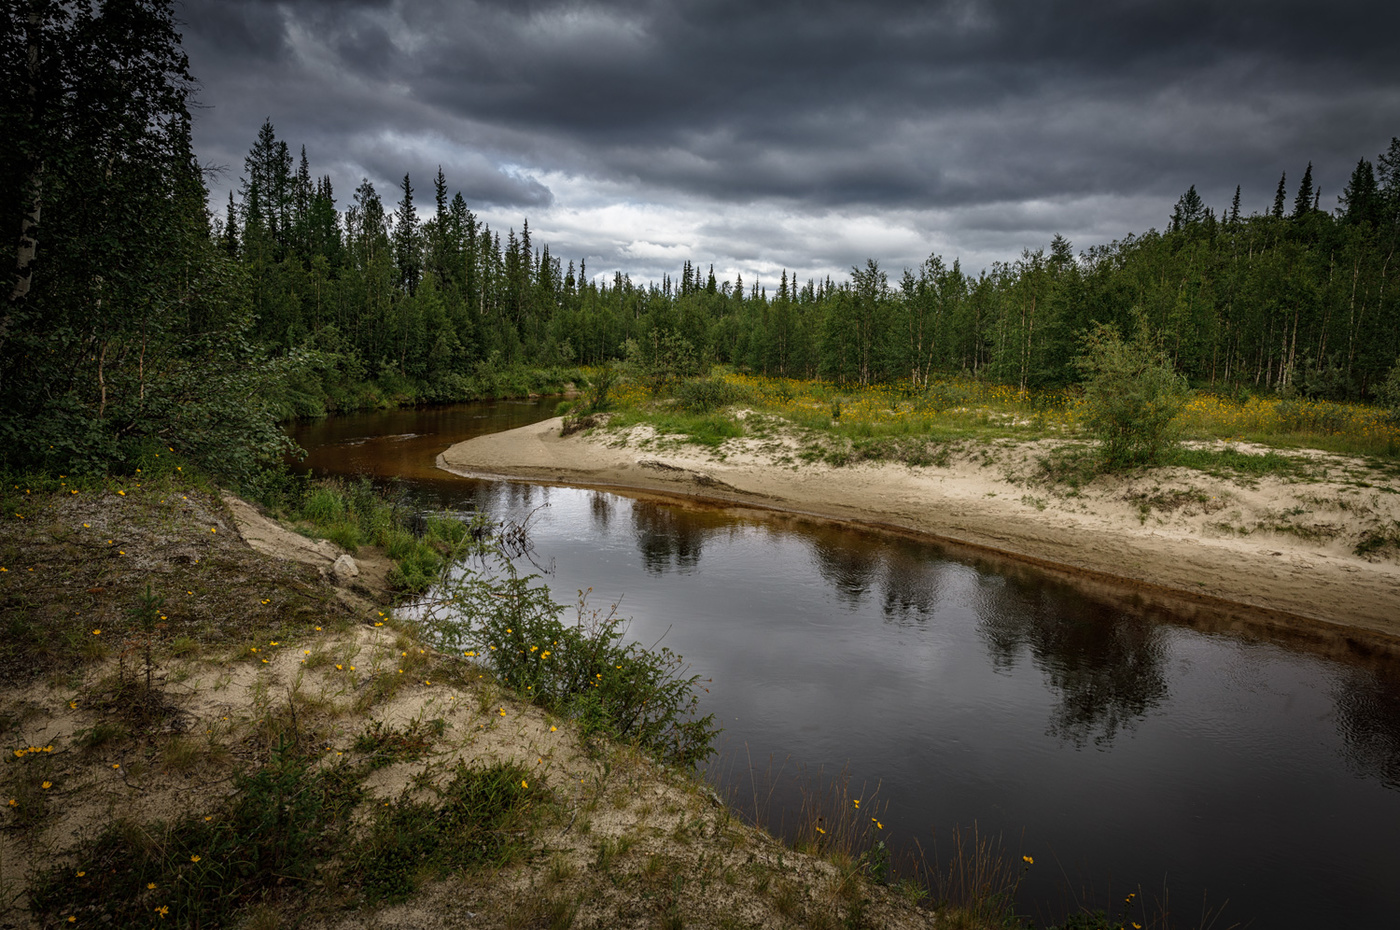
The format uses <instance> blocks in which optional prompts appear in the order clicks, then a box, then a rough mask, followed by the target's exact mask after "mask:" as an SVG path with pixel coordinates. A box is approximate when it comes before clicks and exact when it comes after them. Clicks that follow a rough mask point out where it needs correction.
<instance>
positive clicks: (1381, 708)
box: [1333, 670, 1400, 788]
mask: <svg viewBox="0 0 1400 930" xmlns="http://www.w3.org/2000/svg"><path fill="white" fill-rule="evenodd" d="M1333 699H1334V700H1335V701H1336V702H1337V729H1338V730H1339V732H1340V733H1341V735H1342V740H1343V743H1344V746H1345V753H1346V757H1347V761H1348V762H1349V763H1350V764H1351V766H1352V767H1353V768H1354V769H1356V770H1357V771H1358V772H1359V773H1360V774H1363V775H1367V776H1370V777H1372V778H1378V779H1380V781H1381V783H1382V784H1384V785H1385V786H1386V787H1388V788H1400V675H1397V674H1395V673H1394V672H1393V671H1392V672H1390V673H1389V674H1387V673H1385V672H1383V671H1369V670H1368V671H1361V670H1353V671H1350V672H1349V673H1348V674H1346V675H1344V676H1341V677H1339V678H1338V679H1337V687H1336V689H1335V691H1334V694H1333Z"/></svg>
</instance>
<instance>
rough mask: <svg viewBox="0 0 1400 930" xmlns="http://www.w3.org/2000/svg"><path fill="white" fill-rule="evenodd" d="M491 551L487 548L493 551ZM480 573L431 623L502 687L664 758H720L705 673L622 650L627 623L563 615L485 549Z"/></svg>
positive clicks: (446, 590)
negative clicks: (704, 709) (699, 687)
mask: <svg viewBox="0 0 1400 930" xmlns="http://www.w3.org/2000/svg"><path fill="white" fill-rule="evenodd" d="M486 545H489V543H488V544H486ZM478 556H479V558H478V560H476V564H475V565H474V566H470V567H466V568H464V569H462V570H460V571H457V572H455V573H454V575H453V577H452V578H450V579H449V580H447V581H445V582H444V584H443V586H442V596H441V597H440V598H439V600H438V603H439V605H441V607H440V609H435V610H431V611H430V612H429V616H427V617H426V618H425V619H426V621H427V623H428V625H429V626H430V627H431V628H433V629H435V631H436V632H437V633H438V634H439V635H441V636H442V637H443V638H444V639H445V640H450V641H452V642H453V644H454V645H456V646H458V647H459V648H462V649H463V651H464V652H466V653H467V654H468V655H471V656H475V657H479V658H480V659H481V660H482V661H484V662H485V663H487V664H488V665H489V666H490V667H491V669H492V670H493V671H494V672H495V674H496V676H497V678H498V679H499V680H500V681H501V683H502V684H505V685H507V686H509V687H510V688H512V689H514V690H515V691H517V692H519V693H520V694H522V695H525V696H526V697H529V698H530V699H531V700H534V701H536V702H538V703H539V704H541V705H542V706H544V707H546V708H548V709H550V710H552V711H555V712H557V713H562V714H567V715H570V716H573V717H576V718H578V719H579V721H580V723H581V724H582V725H583V726H584V728H585V730H586V731H593V732H600V731H601V732H606V733H607V734H608V735H610V736H613V737H615V738H617V739H620V740H625V741H628V742H633V743H636V744H637V745H638V746H640V747H641V748H642V749H644V750H646V751H648V752H651V753H653V754H655V755H657V756H659V757H661V758H663V759H666V760H668V761H671V762H675V763H678V764H682V765H691V764H694V763H698V762H701V761H703V760H704V759H706V758H707V757H708V756H709V755H710V753H711V752H713V749H712V746H711V743H712V741H713V740H714V737H715V735H716V734H717V733H718V730H717V729H716V728H715V727H714V726H713V723H714V715H712V714H711V715H706V716H704V717H698V716H697V712H698V707H699V703H700V702H699V697H698V696H697V695H696V693H695V692H696V684H697V682H698V681H699V676H696V675H690V676H687V675H686V674H685V672H686V667H685V665H684V663H683V661H682V659H681V657H680V656H678V655H676V654H675V653H673V652H672V651H671V650H670V649H667V648H665V647H662V648H661V649H659V650H649V649H644V648H642V647H641V646H639V645H637V644H635V643H624V642H623V633H624V625H623V622H622V620H621V619H620V618H618V617H616V616H614V615H612V614H608V615H599V614H598V613H596V612H595V613H588V612H586V610H585V608H584V605H583V603H582V602H580V605H579V619H578V622H576V623H573V624H565V623H563V622H562V621H561V620H560V617H561V615H562V614H563V610H564V608H563V607H562V606H561V605H559V604H557V603H555V601H554V600H553V598H552V597H551V596H550V593H549V589H548V588H546V587H545V586H543V585H540V584H537V583H536V577H535V576H533V575H531V576H525V577H522V576H521V575H519V573H518V572H517V571H516V569H515V566H514V565H513V564H512V563H511V561H510V560H509V559H508V558H505V557H504V556H503V555H501V554H500V553H499V552H498V551H490V552H488V550H486V549H485V547H484V546H483V548H482V549H481V550H479V552H478Z"/></svg>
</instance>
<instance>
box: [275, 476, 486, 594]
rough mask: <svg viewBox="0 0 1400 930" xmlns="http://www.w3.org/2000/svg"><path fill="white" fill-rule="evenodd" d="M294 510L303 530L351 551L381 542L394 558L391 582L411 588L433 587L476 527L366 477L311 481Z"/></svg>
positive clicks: (293, 505) (293, 506) (417, 589)
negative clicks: (429, 511)
mask: <svg viewBox="0 0 1400 930" xmlns="http://www.w3.org/2000/svg"><path fill="white" fill-rule="evenodd" d="M290 510H291V513H290V516H291V519H292V520H293V522H294V523H295V524H298V525H299V528H300V529H301V530H302V531H304V532H306V533H308V534H309V535H313V536H317V537H320V538H322V539H329V540H330V541H331V542H334V543H335V544H336V545H338V546H340V547H341V548H342V549H344V550H345V551H347V552H349V553H352V554H353V553H355V552H357V551H358V550H359V548H360V547H361V546H379V547H382V548H383V549H384V551H385V553H386V554H387V555H388V557H389V558H390V559H392V560H393V562H394V569H393V571H392V573H391V575H390V579H389V580H390V583H391V584H393V585H394V586H395V587H396V588H399V589H401V590H404V591H408V592H422V591H426V590H427V589H428V588H429V587H431V586H432V585H433V584H434V583H435V582H436V581H437V580H438V579H439V578H440V577H441V575H442V572H443V570H444V569H445V568H446V566H447V565H448V564H449V563H450V561H451V559H452V557H453V554H454V553H456V552H457V551H459V550H460V549H461V547H462V545H463V542H464V540H465V539H466V538H467V536H468V535H469V534H470V533H471V532H472V527H471V525H470V524H469V523H468V522H465V521H463V520H461V519H457V518H454V517H452V516H449V515H443V514H434V515H429V516H427V517H422V516H420V515H419V514H418V512H417V511H416V509H415V508H414V507H413V506H412V504H411V502H410V501H409V500H408V498H407V497H405V496H404V495H403V494H402V493H401V492H397V491H395V490H394V489H393V488H388V489H384V488H379V487H376V486H375V485H374V483H373V482H371V481H370V480H369V479H368V478H362V479H360V480H359V481H353V482H346V481H339V480H335V479H327V480H323V481H317V482H313V483H311V484H308V485H307V486H306V487H305V490H304V493H303V495H302V497H301V499H300V500H299V501H295V502H294V503H292V505H291V507H290Z"/></svg>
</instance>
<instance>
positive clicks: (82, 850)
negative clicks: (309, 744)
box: [30, 742, 360, 927]
mask: <svg viewBox="0 0 1400 930" xmlns="http://www.w3.org/2000/svg"><path fill="white" fill-rule="evenodd" d="M314 761H315V760H314V759H310V758H307V757H305V756H303V755H301V754H300V753H298V752H297V751H296V749H295V747H294V746H293V745H292V744H291V743H288V742H284V743H282V744H280V745H279V746H278V748H277V750H276V751H275V752H274V754H273V757H272V759H271V761H269V762H268V763H267V764H266V765H264V766H262V767H261V768H259V769H257V770H255V771H254V772H253V773H252V774H250V775H244V776H240V777H239V778H238V779H237V780H236V784H235V794H234V795H233V797H232V798H231V800H230V801H229V803H228V805H227V806H226V807H225V808H223V809H222V810H217V811H210V812H194V813H191V814H189V815H187V816H185V817H183V818H180V819H179V820H175V821H172V822H169V823H157V824H155V825H148V824H136V823H134V822H131V821H126V820H118V821H116V822H115V823H113V824H111V825H110V826H108V827H107V828H106V829H104V830H103V831H102V833H101V834H99V835H98V836H97V838H96V839H94V840H92V841H90V842H88V843H83V844H80V845H79V846H78V847H77V848H75V849H74V850H72V851H70V853H69V855H68V857H66V858H67V859H69V860H71V861H72V862H73V863H74V865H65V866H63V867H61V868H57V869H54V870H52V871H50V872H49V873H48V874H46V875H42V876H40V877H39V878H38V880H37V881H36V882H35V884H34V885H33V887H32V888H31V890H30V901H31V905H32V908H33V910H34V911H35V912H36V913H39V914H44V915H46V916H47V917H48V919H49V920H50V921H52V922H53V923H54V924H55V925H64V926H66V923H62V921H64V920H66V917H67V916H68V915H72V914H76V913H81V914H83V915H84V918H83V919H84V921H85V922H86V921H89V920H90V921H92V922H94V923H96V922H98V921H102V922H110V923H111V925H112V926H122V927H135V926H148V925H149V924H150V923H151V922H152V918H153V912H154V913H157V914H159V915H160V916H161V917H162V918H166V923H168V924H169V925H171V926H175V927H201V926H204V927H208V926H225V925H228V923H229V920H228V918H229V916H230V915H232V914H233V913H234V912H236V911H237V910H238V909H239V908H241V907H243V906H245V905H247V904H249V903H252V902H254V901H259V900H263V899H267V898H272V897H276V896H277V895H278V894H281V893H286V892H287V891H290V890H292V889H295V888H297V887H299V886H301V885H303V884H304V883H306V882H308V881H309V880H311V879H312V878H314V877H315V875H316V871H317V867H318V866H319V865H320V864H321V863H322V862H324V861H325V860H326V859H328V858H329V857H330V856H331V855H332V854H334V853H335V852H336V851H337V849H338V845H339V844H338V838H339V837H340V836H341V835H342V834H343V832H344V830H345V829H346V828H347V827H348V816H347V815H348V814H349V811H350V810H351V808H353V806H354V804H355V803H356V802H357V801H358V799H359V793H360V790H359V788H358V787H357V786H356V784H355V780H354V779H353V778H352V777H350V772H349V770H348V768H347V767H346V766H344V765H341V766H335V767H326V768H319V767H313V763H314ZM75 876H76V877H75ZM161 908H166V909H168V910H166V911H161V910H160V909H161Z"/></svg>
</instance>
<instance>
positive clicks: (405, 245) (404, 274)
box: [394, 174, 423, 294]
mask: <svg viewBox="0 0 1400 930" xmlns="http://www.w3.org/2000/svg"><path fill="white" fill-rule="evenodd" d="M401 189H402V190H403V199H402V200H400V201H399V208H398V211H397V212H396V213H395V215H394V264H395V265H396V266H397V267H398V271H399V286H400V287H402V288H403V289H404V290H405V291H407V292H408V293H410V294H412V293H413V292H415V291H417V290H418V282H419V280H420V279H421V278H422V276H423V259H422V255H421V254H420V252H421V249H420V243H419V239H420V236H419V233H418V213H417V212H416V211H415V210H414V208H413V182H412V181H410V180H409V177H408V175H407V174H405V175H404V176H403V184H402V186H401Z"/></svg>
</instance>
